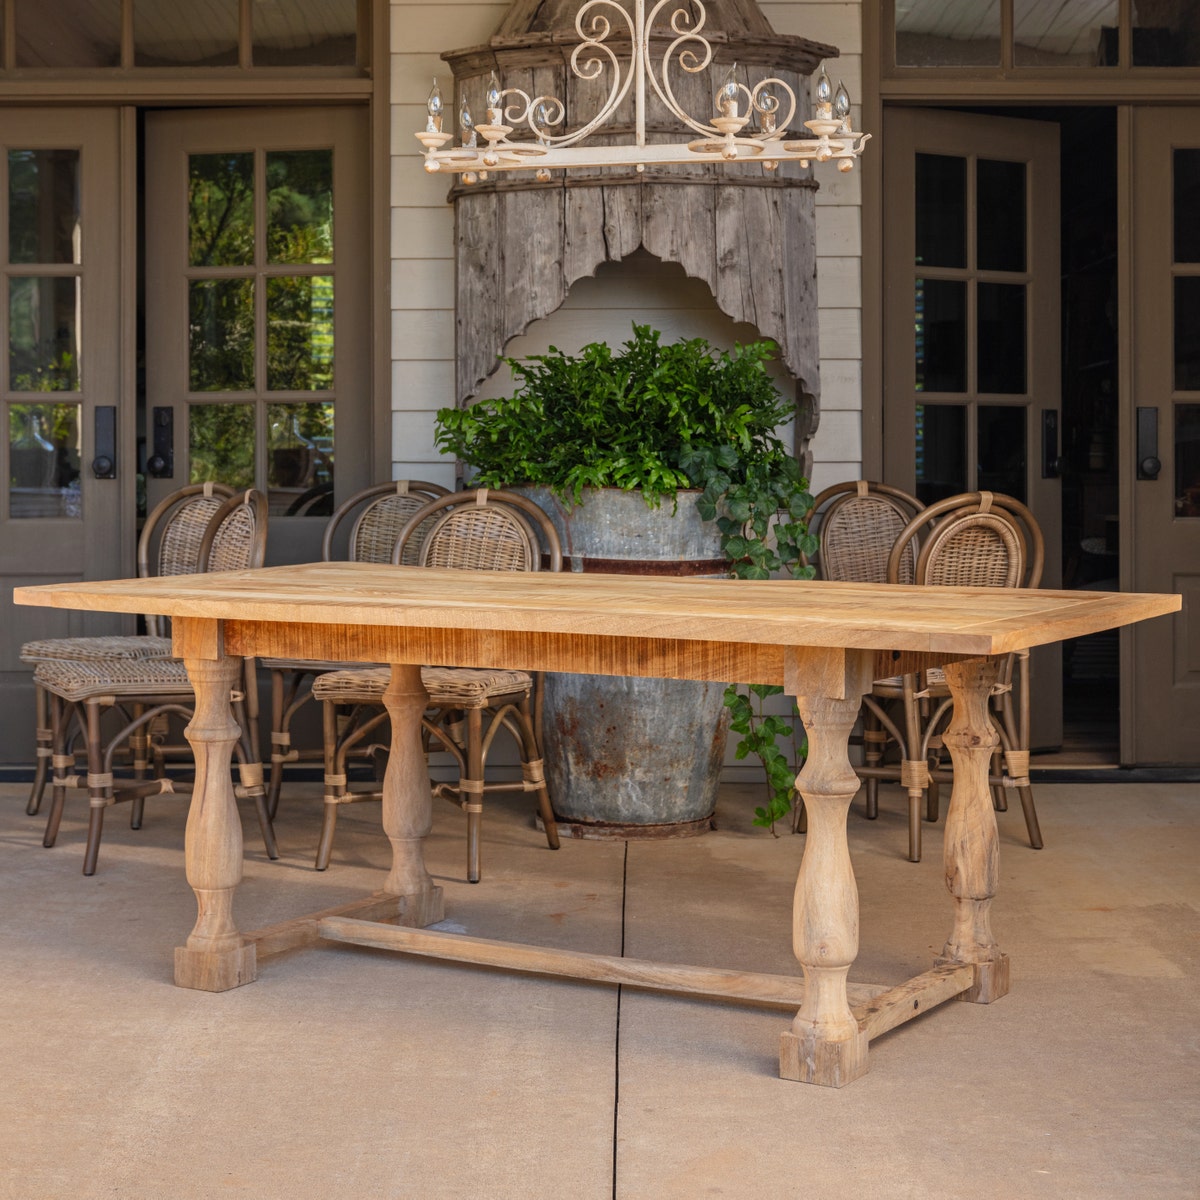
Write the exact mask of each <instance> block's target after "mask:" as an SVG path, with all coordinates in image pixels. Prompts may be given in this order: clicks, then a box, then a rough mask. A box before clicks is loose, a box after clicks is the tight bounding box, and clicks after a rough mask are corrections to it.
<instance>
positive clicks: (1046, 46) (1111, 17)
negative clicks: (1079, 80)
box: [1013, 0, 1118, 67]
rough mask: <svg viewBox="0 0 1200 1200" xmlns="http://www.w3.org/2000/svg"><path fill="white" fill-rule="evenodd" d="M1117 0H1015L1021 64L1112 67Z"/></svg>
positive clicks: (1017, 50)
mask: <svg viewBox="0 0 1200 1200" xmlns="http://www.w3.org/2000/svg"><path fill="white" fill-rule="evenodd" d="M1117 7H1118V0H1107V2H1103V0H1102V2H1100V3H1097V0H1066V2H1065V3H1061V4H1047V3H1046V0H1014V2H1013V24H1014V34H1015V41H1016V45H1015V47H1014V49H1013V61H1014V62H1015V63H1016V65H1017V66H1018V67H1113V66H1116V64H1117Z"/></svg>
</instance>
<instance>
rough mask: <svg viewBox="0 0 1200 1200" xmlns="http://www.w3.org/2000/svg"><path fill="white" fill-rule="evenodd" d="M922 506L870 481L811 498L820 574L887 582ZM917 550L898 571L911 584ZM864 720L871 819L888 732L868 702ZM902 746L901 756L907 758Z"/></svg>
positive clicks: (910, 545) (909, 551)
mask: <svg viewBox="0 0 1200 1200" xmlns="http://www.w3.org/2000/svg"><path fill="white" fill-rule="evenodd" d="M924 507H925V506H924V505H923V504H922V503H921V501H920V500H918V499H917V498H916V497H915V496H910V495H909V494H908V493H907V492H903V491H901V490H900V489H899V488H895V487H891V486H890V485H889V484H886V483H875V482H873V481H870V480H867V479H856V480H851V481H849V482H847V483H837V484H834V485H833V487H829V488H826V489H825V490H824V491H823V492H821V493H820V495H818V496H817V498H816V499H815V500H814V501H813V506H812V510H811V512H810V513H809V518H808V527H809V532H810V533H812V534H813V535H814V536H815V537H817V538H818V540H819V542H820V549H819V550H818V553H817V560H816V566H817V570H818V572H819V574H820V577H821V578H822V579H834V580H840V581H842V582H846V583H886V582H888V558H889V557H890V555H891V553H892V547H893V546H894V545H895V544H896V539H897V538H898V537H899V536H900V533H901V531H902V530H903V529H904V527H905V526H906V525H907V524H908V523H909V522H910V521H911V520H912V519H913V517H915V516H916V515H917V514H918V513H919V512H921V510H922V509H923V508H924ZM917 548H918V543H917V541H916V539H915V538H913V539H911V540H909V541H908V542H907V543H906V545H905V549H904V552H903V554H902V555H901V558H900V565H899V571H898V579H899V582H900V583H912V582H913V576H914V573H915V567H916V551H917ZM862 724H863V733H862V738H863V755H864V760H865V766H866V771H865V772H864V776H865V779H866V786H867V802H866V815H867V817H868V819H870V820H872V821H873V820H875V818H876V817H877V816H878V815H879V776H878V775H877V774H875V769H876V768H878V767H879V766H880V763H881V762H882V759H883V755H884V749H885V746H886V745H887V740H888V734H887V733H886V732H885V730H884V728H883V725H882V724H881V723H880V720H879V717H878V715H877V713H876V711H875V710H874V709H873V708H871V707H869V706H867V705H863V709H862ZM907 736H908V738H912V737H914V736H918V737H919V733H917V732H916V731H914V730H908V731H907ZM906 740H907V739H906ZM904 744H905V743H902V744H901V759H902V760H904V759H906V758H907V757H908V755H907V753H906V751H905V749H904Z"/></svg>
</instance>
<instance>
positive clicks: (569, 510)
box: [516, 487, 728, 837]
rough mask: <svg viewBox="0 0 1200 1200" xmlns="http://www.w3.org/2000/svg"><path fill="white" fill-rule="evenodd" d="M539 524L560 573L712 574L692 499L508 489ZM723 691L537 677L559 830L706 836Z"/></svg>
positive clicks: (717, 558)
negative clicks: (537, 510) (544, 520)
mask: <svg viewBox="0 0 1200 1200" xmlns="http://www.w3.org/2000/svg"><path fill="white" fill-rule="evenodd" d="M516 490H518V491H520V492H522V493H524V494H525V495H527V496H528V497H529V498H530V499H531V500H533V501H534V502H535V503H536V504H538V505H539V506H540V507H541V508H542V509H543V510H544V511H545V512H546V513H547V515H548V516H549V517H550V520H551V521H552V522H553V523H554V526H555V528H556V529H557V530H558V534H559V537H560V538H561V539H562V543H563V552H564V555H565V557H566V560H567V564H568V569H570V570H575V571H589V572H609V573H617V574H639V575H724V574H726V573H727V571H728V566H727V564H726V562H725V558H724V555H723V554H722V553H721V545H720V535H719V534H718V532H717V529H716V527H715V525H713V524H711V523H708V522H705V521H702V520H701V519H700V516H699V514H698V513H697V512H696V508H695V504H696V498H697V496H698V495H699V493H698V492H681V493H680V494H679V504H678V506H677V508H676V509H675V511H674V512H673V511H672V505H671V504H670V502H666V503H664V504H663V505H662V507H661V508H658V509H650V508H647V507H646V502H645V500H643V498H642V496H641V493H639V492H623V491H620V490H618V489H615V488H601V489H595V490H589V491H587V492H585V493H584V500H583V503H582V504H580V505H576V506H571V505H569V504H566V503H564V502H563V501H561V500H560V499H558V497H557V496H555V495H554V494H553V492H551V491H550V490H549V489H548V488H540V487H524V488H518V489H516ZM724 691H725V685H724V684H722V683H719V682H715V683H694V682H691V681H686V680H675V679H635V678H626V677H614V676H607V675H562V674H549V675H547V676H546V718H545V724H544V736H545V756H544V757H545V763H546V780H547V784H548V786H549V789H550V797H551V800H552V802H553V804H554V811H555V815H556V816H557V817H558V818H559V819H560V822H561V823H560V826H559V828H560V831H562V832H564V833H566V834H568V835H570V834H573V835H575V836H577V837H678V836H686V835H688V834H695V833H700V832H703V831H704V830H706V829H709V828H711V823H712V815H713V810H714V808H715V807H716V797H717V784H718V782H719V778H720V772H721V764H722V762H723V761H724V757H725V734H726V730H727V727H728V718H727V710H726V709H725V707H724V705H723V703H722V697H723V694H724Z"/></svg>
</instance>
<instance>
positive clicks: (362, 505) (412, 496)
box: [321, 479, 448, 566]
mask: <svg viewBox="0 0 1200 1200" xmlns="http://www.w3.org/2000/svg"><path fill="white" fill-rule="evenodd" d="M447 494H448V493H447V490H446V489H445V488H444V487H441V486H440V485H439V484H436V483H427V482H425V481H424V480H421V479H398V480H396V481H395V482H394V483H381V484H377V485H376V486H375V487H369V488H366V489H365V490H363V491H361V492H358V493H356V494H355V495H353V496H351V497H350V498H349V499H348V500H347V501H346V502H345V503H344V504H342V505H341V506H340V507H339V508H338V510H337V512H335V513H334V514H333V516H331V517H330V518H329V522H328V524H327V525H326V526H325V536H324V537H323V538H322V540H321V557H322V559H324V560H325V562H331V561H332V560H333V556H334V541H335V538H336V536H337V533H338V530H339V529H340V528H341V527H342V526H344V524H345V522H346V521H347V520H349V519H350V518H351V517H353V518H354V522H353V525H352V526H351V528H350V537H349V542H348V545H347V551H348V553H347V557H348V558H349V559H351V561H353V562H375V563H389V562H391V561H392V553H393V551H394V550H395V549H396V539H397V538H399V536H400V533H401V531H402V530H403V529H404V527H405V525H407V524H408V521H409V518H410V517H412V516H413V515H414V514H415V513H416V512H417V511H418V510H419V509H422V508H424V507H425V505H426V504H428V503H429V502H430V501H431V500H436V499H437V498H438V497H439V496H445V495H447ZM355 514H357V515H355ZM420 550H421V539H420V537H419V536H417V537H413V538H412V539H410V542H409V546H408V548H407V550H406V551H405V557H404V559H403V562H404V564H405V565H408V566H415V565H416V563H417V559H418V556H419V555H420Z"/></svg>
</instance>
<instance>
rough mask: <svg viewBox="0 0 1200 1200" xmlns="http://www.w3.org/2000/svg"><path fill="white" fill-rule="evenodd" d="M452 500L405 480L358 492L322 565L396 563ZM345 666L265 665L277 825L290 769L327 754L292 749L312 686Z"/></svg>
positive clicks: (339, 514) (333, 523) (270, 802)
mask: <svg viewBox="0 0 1200 1200" xmlns="http://www.w3.org/2000/svg"><path fill="white" fill-rule="evenodd" d="M446 494H447V490H446V488H444V487H442V486H441V485H439V484H436V483H426V482H425V481H424V480H421V479H400V480H396V481H394V482H392V483H381V484H377V485H375V486H374V487H369V488H366V489H365V490H363V491H361V492H356V493H355V494H354V495H353V496H351V497H350V498H349V499H348V500H346V501H345V503H343V504H341V505H340V506H339V507H338V509H337V511H336V512H334V513H333V515H332V516H331V517H330V518H329V521H328V522H327V524H326V526H325V533H324V536H323V537H322V539H321V559H322V561H323V562H332V561H333V560H334V558H335V557H336V558H339V559H340V558H343V557H345V558H348V559H350V560H351V561H352V562H377V563H387V562H391V561H392V552H393V551H394V550H395V549H396V539H397V538H398V537H399V536H400V533H401V531H402V530H403V529H404V527H405V525H407V524H408V521H409V518H410V517H412V515H413V514H414V513H416V512H417V511H418V510H419V509H421V508H423V507H424V506H425V505H426V504H428V503H429V501H430V500H436V499H437V498H438V497H439V496H444V495H446ZM419 550H420V541H419V539H417V538H412V539H410V544H409V547H408V549H407V551H406V558H405V561H406V562H410V563H415V562H416V561H417V554H418V552H419ZM342 665H343V664H342V663H336V662H323V661H322V662H318V661H315V660H310V659H284V658H264V659H263V660H262V662H261V664H260V666H261V667H262V668H263V670H266V671H269V672H270V674H271V735H270V736H271V779H270V783H269V785H268V787H267V807H268V810H269V811H270V814H271V819H272V820H274V818H275V813H276V811H277V809H278V807H279V793H280V790H281V789H282V787H283V769H284V767H285V766H286V765H287V764H288V763H297V762H305V761H307V762H321V761H323V759H324V749H323V748H322V747H315V746H314V747H313V748H312V749H307V748H302V747H299V746H294V745H293V744H292V722H293V721H294V719H295V717H296V715H297V713H299V711H300V710H301V709H302V708H303V707H304V706H305V704H307V703H308V701H309V700H311V699H312V681H313V678H314V677H315V676H317V675H320V674H321V673H322V672H324V671H336V670H337V669H338V668H340V667H341V666H342Z"/></svg>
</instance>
